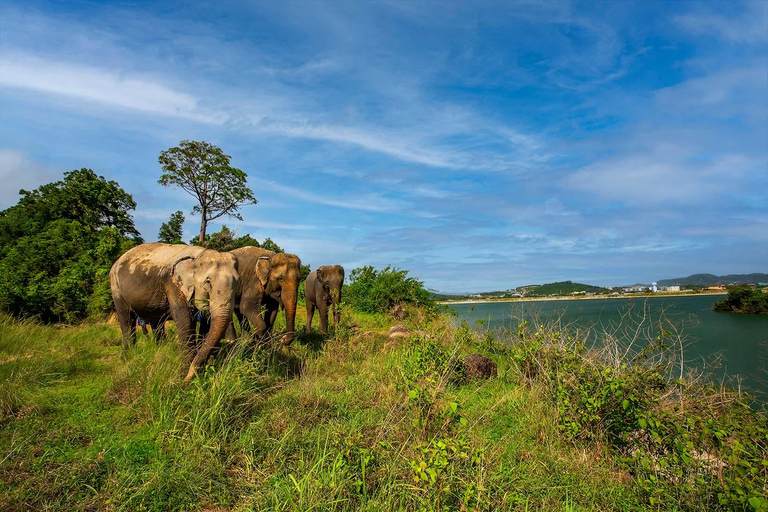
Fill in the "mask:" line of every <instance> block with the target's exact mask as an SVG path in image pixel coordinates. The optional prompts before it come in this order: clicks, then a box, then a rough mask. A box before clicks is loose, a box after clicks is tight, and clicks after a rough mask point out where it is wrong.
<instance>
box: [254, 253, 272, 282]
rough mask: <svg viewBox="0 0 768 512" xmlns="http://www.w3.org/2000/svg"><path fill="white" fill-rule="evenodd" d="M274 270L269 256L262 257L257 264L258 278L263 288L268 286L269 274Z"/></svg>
mask: <svg viewBox="0 0 768 512" xmlns="http://www.w3.org/2000/svg"><path fill="white" fill-rule="evenodd" d="M271 270H272V260H271V259H270V257H269V256H260V257H259V261H257V262H256V277H257V278H258V279H259V282H260V283H261V286H266V285H267V281H269V273H270V271H271Z"/></svg>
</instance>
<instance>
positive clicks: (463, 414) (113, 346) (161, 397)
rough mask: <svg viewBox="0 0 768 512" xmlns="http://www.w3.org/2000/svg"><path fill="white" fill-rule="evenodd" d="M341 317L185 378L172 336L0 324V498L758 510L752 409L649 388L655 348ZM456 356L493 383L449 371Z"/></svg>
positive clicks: (418, 320) (271, 505)
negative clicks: (161, 339)
mask: <svg viewBox="0 0 768 512" xmlns="http://www.w3.org/2000/svg"><path fill="white" fill-rule="evenodd" d="M344 318H345V319H344V322H343V325H342V326H341V327H340V329H339V330H338V331H337V332H336V333H335V335H334V336H331V337H327V338H325V337H321V336H319V335H311V336H306V335H305V336H303V337H301V338H300V339H299V340H297V342H295V343H294V345H293V346H292V347H290V348H284V347H281V346H279V344H277V345H273V344H268V345H266V346H262V347H260V348H258V349H254V348H253V347H252V345H250V344H249V343H246V342H245V341H244V340H242V341H239V342H237V343H235V344H232V345H225V347H224V348H223V349H222V350H220V351H219V353H218V355H217V356H216V359H215V361H212V362H213V365H212V366H209V367H208V369H207V371H206V373H205V375H204V376H203V377H201V378H199V379H197V380H195V381H193V383H192V384H191V385H190V386H188V387H184V386H182V385H181V384H180V382H179V381H180V378H179V377H180V370H181V367H182V365H181V362H180V360H179V355H178V352H177V350H176V348H175V345H174V344H173V343H166V344H162V345H159V346H158V345H156V344H155V343H154V342H153V341H151V340H149V339H147V338H145V337H143V336H140V339H139V343H138V345H137V347H136V348H135V350H133V351H132V352H131V353H130V354H129V355H128V356H127V358H125V359H124V358H123V357H122V356H121V353H120V349H119V332H118V329H117V328H116V327H114V326H110V325H101V324H100V325H83V326H79V327H69V328H56V327H51V326H41V325H39V324H36V323H34V322H32V321H16V320H13V319H11V318H9V317H7V316H0V418H1V420H2V421H1V422H0V453H2V457H3V458H2V459H1V460H0V509H2V510H8V511H13V510H30V509H32V510H40V509H48V510H67V511H69V510H96V509H99V510H101V509H104V510H208V511H213V510H216V511H220V510H313V509H314V510H403V509H406V510H498V509H514V510H541V509H545V510H617V509H621V510H680V509H687V510H704V509H718V508H719V509H731V508H741V507H744V506H746V507H749V506H750V505H749V504H750V503H752V504H754V506H755V507H756V508H759V507H762V506H763V505H766V502H765V501H761V500H762V498H761V497H760V495H761V493H762V490H764V488H765V485H766V464H768V461H766V460H765V458H766V439H765V432H766V431H765V430H758V429H764V428H765V427H766V424H765V418H764V417H763V416H759V415H756V414H755V413H753V412H752V411H751V410H750V409H749V408H745V407H744V406H743V405H742V403H743V402H742V401H741V400H739V399H738V398H735V397H733V396H731V395H728V394H724V393H722V392H718V393H714V394H710V393H704V392H698V391H697V392H696V393H697V394H696V395H695V396H694V394H693V393H694V392H693V390H694V389H698V388H694V387H690V386H688V385H683V384H682V383H678V384H665V383H664V382H663V380H659V379H660V378H661V377H659V375H660V373H659V372H663V371H664V370H663V368H665V367H664V366H663V364H661V363H662V361H664V359H663V357H662V356H661V355H659V354H661V352H652V354H651V355H652V357H653V358H654V359H634V360H632V361H630V360H626V361H624V362H625V363H627V364H628V366H627V365H620V364H618V362H616V361H614V362H613V363H611V362H610V360H609V359H607V358H605V354H603V355H598V354H595V353H592V352H585V351H584V350H583V348H582V347H580V345H579V343H578V340H574V339H573V338H572V337H570V336H569V335H568V334H567V333H566V332H565V331H563V330H562V329H560V328H559V327H557V326H549V327H546V326H543V325H540V326H528V325H522V326H520V329H519V331H518V332H517V333H507V334H499V335H498V336H497V337H496V338H497V339H495V338H494V336H492V335H491V334H490V333H484V334H482V335H476V334H473V333H472V332H471V331H470V330H469V329H468V328H466V327H460V328H458V329H457V328H455V327H453V326H452V325H451V324H450V322H449V321H448V320H447V319H446V318H445V317H431V318H430V317H427V316H425V315H423V314H419V313H417V312H411V315H410V316H409V318H410V320H408V321H407V323H408V325H409V327H410V328H411V329H412V332H413V333H414V334H413V336H411V337H410V338H405V339H402V340H400V341H399V342H398V343H394V342H387V340H386V337H385V335H384V332H385V331H386V328H387V327H388V326H389V325H390V323H391V322H390V320H388V319H387V318H386V317H384V316H380V315H362V314H359V313H351V312H347V313H346V314H345V317H344ZM499 337H502V338H503V339H502V341H503V343H499V342H498V339H501V338H499ZM661 345H664V344H661ZM474 352H481V353H484V354H486V355H489V356H491V357H492V358H493V359H494V360H495V362H496V363H497V364H498V377H497V378H494V379H491V380H488V381H476V380H467V379H466V377H465V374H464V373H463V369H462V365H461V363H460V362H459V356H462V355H464V354H468V353H474ZM673 352H674V351H673ZM665 354H666V352H665ZM646 355H648V354H646ZM614 363H616V364H614ZM702 422H703V423H702ZM737 422H738V423H737ZM680 429H682V430H680ZM705 430H706V431H705ZM685 436H688V437H687V438H686V437H685ZM694 436H695V437H694ZM686 439H687V440H686ZM718 440H720V441H719V444H718ZM694 445H695V447H696V448H695V449H694V448H692V447H693V446H694ZM704 453H705V454H706V457H704V456H702V454H704ZM761 461H762V462H761ZM746 465H749V466H748V467H747V469H745V470H744V471H743V472H742V468H743V467H746ZM733 468H739V471H738V472H736V471H735V470H734V469H733Z"/></svg>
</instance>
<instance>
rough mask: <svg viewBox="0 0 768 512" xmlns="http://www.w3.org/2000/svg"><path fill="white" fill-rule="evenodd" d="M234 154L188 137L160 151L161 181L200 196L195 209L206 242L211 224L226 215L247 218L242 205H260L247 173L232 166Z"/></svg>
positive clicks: (202, 237) (202, 238) (201, 237)
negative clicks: (206, 230) (206, 235)
mask: <svg viewBox="0 0 768 512" xmlns="http://www.w3.org/2000/svg"><path fill="white" fill-rule="evenodd" d="M229 160H230V156H229V155H225V154H224V152H223V151H222V150H221V148H219V147H218V146H215V145H213V144H209V143H207V142H205V141H199V142H198V141H194V140H184V141H181V143H180V144H179V145H178V147H175V148H170V149H167V150H165V151H163V152H161V153H160V157H159V158H158V161H159V162H160V166H161V167H162V169H163V174H162V176H160V179H159V180H158V183H160V184H161V185H165V186H177V187H180V188H181V189H182V190H184V191H185V192H187V193H188V194H189V195H191V196H192V197H194V198H195V199H197V202H198V204H197V205H196V206H195V207H194V209H193V210H192V211H193V213H199V214H200V217H201V220H200V235H199V237H198V241H199V242H200V243H203V242H205V229H206V226H207V225H208V223H209V222H210V221H212V220H214V219H218V218H219V217H222V216H224V215H228V216H230V217H234V218H236V219H238V220H243V218H242V217H241V216H240V213H239V212H238V209H239V208H240V207H241V206H244V205H248V204H256V203H257V201H256V198H254V197H253V191H251V189H250V188H248V186H247V185H246V178H247V175H246V174H245V173H244V172H243V171H241V170H240V169H236V168H235V167H232V166H231V165H229Z"/></svg>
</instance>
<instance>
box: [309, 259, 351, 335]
mask: <svg viewBox="0 0 768 512" xmlns="http://www.w3.org/2000/svg"><path fill="white" fill-rule="evenodd" d="M343 284H344V267H342V266H341V265H324V266H322V267H318V268H317V270H315V271H313V272H311V273H310V274H309V275H308V276H307V281H306V283H305V295H306V298H307V332H310V331H311V330H312V316H313V315H314V314H315V309H317V310H318V311H319V312H320V332H327V331H328V306H332V308H333V326H334V327H338V325H339V320H340V318H341V311H340V310H339V304H340V303H341V287H342V285H343Z"/></svg>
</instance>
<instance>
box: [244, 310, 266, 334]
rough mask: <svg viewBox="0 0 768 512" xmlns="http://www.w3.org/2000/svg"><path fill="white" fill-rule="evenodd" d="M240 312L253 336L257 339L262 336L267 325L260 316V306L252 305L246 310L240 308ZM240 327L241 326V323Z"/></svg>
mask: <svg viewBox="0 0 768 512" xmlns="http://www.w3.org/2000/svg"><path fill="white" fill-rule="evenodd" d="M240 311H241V313H242V314H243V315H245V318H246V319H247V320H248V322H245V323H250V327H252V328H253V334H254V336H255V337H256V338H257V339H258V338H261V337H262V336H264V335H265V334H266V332H267V324H266V322H265V321H264V318H263V317H262V316H261V304H258V305H256V304H253V305H252V306H250V307H247V308H246V309H243V308H240ZM241 325H243V324H242V323H241Z"/></svg>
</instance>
